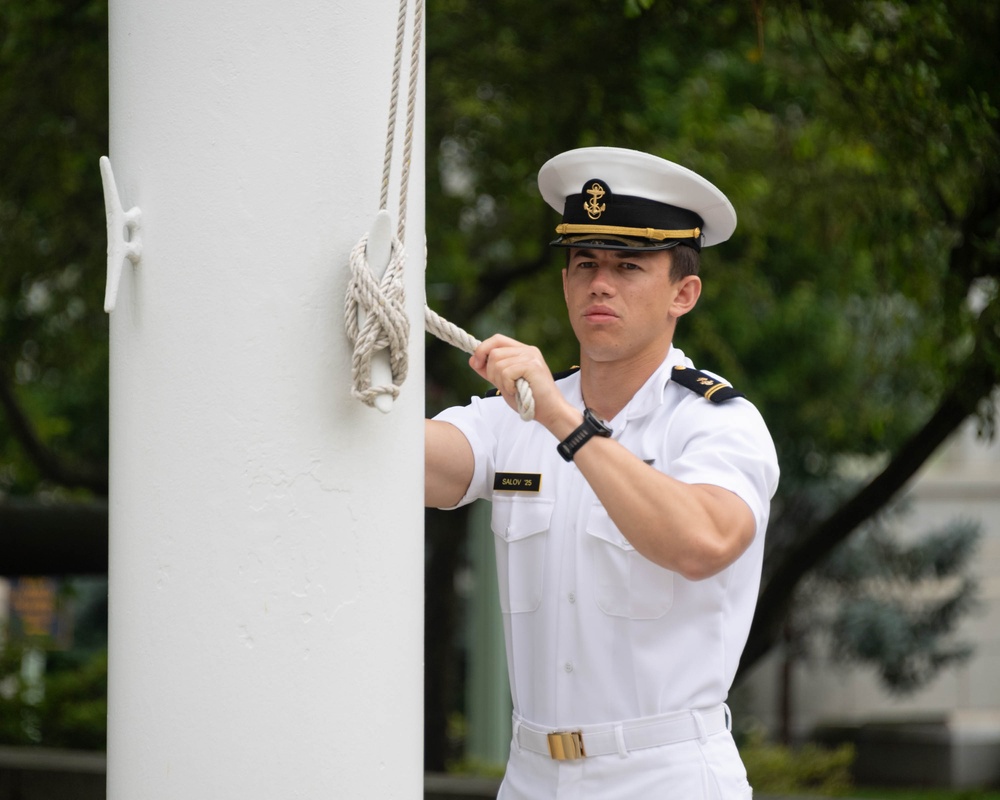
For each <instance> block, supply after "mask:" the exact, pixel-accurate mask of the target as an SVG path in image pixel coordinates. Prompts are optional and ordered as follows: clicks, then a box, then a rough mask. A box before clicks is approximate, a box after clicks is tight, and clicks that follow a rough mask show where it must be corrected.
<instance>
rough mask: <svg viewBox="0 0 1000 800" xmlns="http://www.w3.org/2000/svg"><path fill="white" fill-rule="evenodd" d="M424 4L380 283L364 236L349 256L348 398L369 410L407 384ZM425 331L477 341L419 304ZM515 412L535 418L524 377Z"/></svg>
mask: <svg viewBox="0 0 1000 800" xmlns="http://www.w3.org/2000/svg"><path fill="white" fill-rule="evenodd" d="M407 5H408V0H400V2H399V16H398V20H397V25H396V48H395V57H394V60H393V70H392V91H391V94H390V99H389V124H388V130H387V131H386V143H385V159H384V161H383V167H382V192H381V199H380V203H381V205H380V208H381V209H382V210H385V209H386V207H387V205H388V200H389V175H390V171H391V165H392V151H393V148H394V145H395V129H396V109H397V106H398V99H399V84H400V75H401V72H402V60H403V58H402V54H403V41H404V38H405V37H404V33H405V29H406V10H407ZM423 12H424V0H415V2H414V10H413V43H412V45H411V48H410V81H409V87H408V93H407V108H406V111H407V113H406V135H405V138H404V142H403V167H402V177H401V179H400V190H399V222H398V226H397V233H396V236H394V237H393V238H392V246H391V252H390V256H389V264H388V266H387V267H386V270H385V274H384V275H383V276H382V280H381V281H376V280H375V278H374V277H373V275H372V272H371V267H370V265H369V264H368V257H367V246H368V235H367V234H366V235H365V236H362V237H361V240H360V241H359V242H358V243H357V244H356V245H355V246H354V249H353V250H352V251H351V256H350V266H351V279H350V282H349V283H348V287H347V298H346V301H345V308H344V313H345V321H344V327H345V330H346V332H347V337H348V339H350V341H351V343H352V345H353V347H354V357H353V359H352V363H351V377H352V384H353V385H352V387H351V394H352V395H354V397H356V398H357V399H359V400H361V402H363V403H365V404H366V405H369V406H374V405H376V401H377V399H378V398H379V397H380V396H382V395H389V396H391V397H392V399H393V400H395V399H396V397H398V396H399V389H400V386H401V385H402V383H403V381H404V380H405V379H406V373H407V371H408V368H409V360H408V357H407V352H406V348H407V343H408V340H409V334H410V323H409V319H408V318H407V316H406V302H405V301H406V296H405V290H404V286H403V266H404V263H405V249H404V245H403V243H404V241H405V232H406V199H407V187H408V185H409V181H410V156H411V152H412V146H413V122H414V118H415V116H416V97H417V70H418V68H419V65H420V36H421V30H422V28H423ZM359 309H360V311H361V312H363V313H364V315H365V316H364V320H365V321H364V324H363V325H361V324H360V323H359V322H358V316H359ZM424 327H425V330H426V331H427V332H428V333H431V334H433V335H434V336H436V337H437V338H438V339H441V340H442V341H444V342H446V343H448V344H450V345H452V346H453V347H457V348H458V349H459V350H463V351H464V352H466V353H470V354H471V353H472V352H473V351H474V350H475V349H476V348H477V347H479V345H480V341H479V340H478V339H476V338H475V337H473V336H471V335H470V334H468V333H466V332H465V331H463V330H462V329H461V328H459V327H458V326H457V325H455V324H454V323H451V322H449V321H448V320H446V319H444V318H443V317H441V316H439V315H438V314H437V313H435V312H434V311H433V310H431V308H430V307H429V306H428V305H427V304H426V302H425V303H424ZM382 350H388V351H389V364H390V368H391V371H392V384H390V385H379V386H373V385H372V356H373V355H374V354H375V353H377V352H381V351H382ZM516 386H517V410H518V413H519V414H520V415H521V419H523V420H525V421H530V420H532V419H534V417H535V401H534V398H533V397H532V394H531V387H530V386H529V385H528V382H527V381H526V380H524V379H523V378H519V379H518V380H517V382H516Z"/></svg>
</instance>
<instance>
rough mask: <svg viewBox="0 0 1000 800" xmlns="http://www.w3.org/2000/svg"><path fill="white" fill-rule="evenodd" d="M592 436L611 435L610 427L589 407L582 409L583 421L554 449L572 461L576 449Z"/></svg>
mask: <svg viewBox="0 0 1000 800" xmlns="http://www.w3.org/2000/svg"><path fill="white" fill-rule="evenodd" d="M592 436H603V437H605V438H607V437H609V436H611V428H609V427H608V424H607V423H606V422H604V421H602V420H599V419H598V418H597V417H595V416H594V412H593V411H591V410H590V409H589V408H585V409H584V410H583V423H582V424H581V425H580V427H579V428H577V429H576V430H575V431H573V432H572V433H571V434H570V435H569V436H567V437H566V438H565V439H563V440H562V441H561V442H559V444H558V446H557V447H556V450H558V451H559V455H561V456H562V457H563V458H564V459H566V461H572V460H573V456H575V455H576V451H577V450H579V449H580V448H581V447H583V446H584V445H585V444H586V443H587V442H588V441H589V440H590V438H591V437H592Z"/></svg>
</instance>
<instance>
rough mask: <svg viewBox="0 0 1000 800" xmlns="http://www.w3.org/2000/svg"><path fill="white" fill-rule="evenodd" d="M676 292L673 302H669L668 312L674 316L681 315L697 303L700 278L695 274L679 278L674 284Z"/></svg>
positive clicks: (699, 293)
mask: <svg viewBox="0 0 1000 800" xmlns="http://www.w3.org/2000/svg"><path fill="white" fill-rule="evenodd" d="M674 287H675V289H676V291H677V294H676V295H674V302H673V303H671V304H670V314H671V316H674V317H683V316H684V315H685V314H687V313H688V311H690V310H691V309H692V308H694V307H695V306H696V305H697V304H698V298H699V297H701V278H699V277H698V276H697V275H688V276H686V277H684V278H681V279H680V280H679V281H677V283H676V284H674Z"/></svg>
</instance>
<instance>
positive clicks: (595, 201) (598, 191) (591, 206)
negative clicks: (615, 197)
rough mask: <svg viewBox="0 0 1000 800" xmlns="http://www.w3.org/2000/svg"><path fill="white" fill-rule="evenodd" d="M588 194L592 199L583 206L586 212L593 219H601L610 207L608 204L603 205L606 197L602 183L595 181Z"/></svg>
mask: <svg viewBox="0 0 1000 800" xmlns="http://www.w3.org/2000/svg"><path fill="white" fill-rule="evenodd" d="M587 194H589V195H590V199H589V200H588V201H587V202H586V203H584V204H583V209H584V211H586V212H587V216H588V217H590V218H591V219H600V217H601V214H603V213H604V212H605V211H606V210H607V207H608V204H607V203H602V202H601V198H602V197H604V194H605V192H604V187H603V186H601V184H600V183H598V182H597V181H594V182H593V184H591V187H590V188H589V189H587Z"/></svg>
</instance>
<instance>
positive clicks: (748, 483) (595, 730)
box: [426, 147, 778, 800]
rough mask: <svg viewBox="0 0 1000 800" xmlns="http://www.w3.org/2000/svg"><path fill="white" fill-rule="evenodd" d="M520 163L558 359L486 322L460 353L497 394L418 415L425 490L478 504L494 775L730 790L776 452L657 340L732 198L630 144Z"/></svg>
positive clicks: (557, 782) (516, 799)
mask: <svg viewBox="0 0 1000 800" xmlns="http://www.w3.org/2000/svg"><path fill="white" fill-rule="evenodd" d="M538 182H539V188H540V189H541V192H542V196H543V197H544V198H545V200H546V202H548V203H549V205H551V206H552V207H553V208H555V209H556V210H557V211H559V212H560V213H562V215H563V219H562V223H561V224H560V225H559V226H558V227H557V228H556V232H557V233H558V234H559V238H557V239H556V240H555V241H554V242H553V245H555V246H557V247H562V248H568V249H567V260H566V268H565V269H564V270H563V291H564V295H565V299H566V307H567V310H568V312H569V320H570V324H571V325H572V327H573V331H574V333H575V334H576V337H577V339H578V340H579V343H580V368H579V370H578V371H576V372H574V373H572V374H570V375H569V376H567V377H562V378H559V379H556V378H554V377H553V376H552V374H551V372H550V370H549V368H548V366H547V365H546V363H545V360H544V359H543V357H542V355H541V353H540V352H539V351H538V350H537V349H536V348H534V347H529V346H527V345H524V344H521V343H520V342H517V341H515V340H513V339H510V338H508V337H505V336H500V335H497V336H493V337H491V338H490V339H488V340H486V341H485V342H483V344H482V345H481V346H480V347H479V348H478V349H477V350H476V352H475V353H474V354H473V355H472V357H471V358H470V360H469V364H470V366H471V367H472V369H473V370H475V371H476V372H477V373H478V374H479V375H481V376H482V377H483V378H485V379H487V380H488V381H490V382H491V383H492V384H493V385H494V386H495V387H496V388H497V390H498V392H497V395H498V396H494V397H488V398H485V399H479V398H476V399H473V401H472V403H471V405H469V406H466V407H462V408H451V409H447V410H446V411H444V412H443V413H442V414H440V415H438V416H437V417H436V418H435V419H434V420H430V421H428V422H427V423H426V425H427V430H426V503H427V505H429V506H435V507H440V508H450V507H455V506H459V505H463V504H465V503H469V502H471V501H472V500H474V499H476V498H485V499H488V500H491V501H492V504H493V519H492V527H493V532H494V534H495V541H496V552H497V570H498V576H499V583H500V603H501V608H502V611H503V622H504V633H505V636H506V643H507V660H508V667H509V673H510V684H511V694H512V698H513V704H514V730H513V740H512V743H511V754H510V760H509V762H508V765H507V772H506V775H505V777H504V782H503V785H502V787H501V790H500V795H499V796H500V798H502V800H522V799H524V800H535V799H536V798H537V799H538V800H541V798H546V800H548V799H550V798H558V799H559V800H570V799H572V800H625V799H627V798H642V800H650V799H651V798H668V799H669V800H700V799H701V798H712V799H713V800H730V799H731V798H749V797H750V796H751V789H750V787H749V785H748V784H747V779H746V771H745V770H744V768H743V765H742V763H741V761H740V758H739V754H738V753H737V751H736V748H735V745H734V744H733V739H732V736H731V734H730V732H729V731H730V729H731V720H730V716H729V710H728V708H727V707H726V706H725V705H724V703H725V700H726V697H727V694H728V691H729V687H730V684H731V683H732V680H733V677H734V675H735V673H736V668H737V665H738V664H739V659H740V653H741V652H742V649H743V646H744V644H745V642H746V637H747V633H748V631H749V628H750V622H751V619H752V616H753V609H754V604H755V602H756V597H757V590H758V586H759V582H760V570H761V560H762V554H763V545H764V531H765V528H766V526H767V519H768V510H769V504H770V499H771V497H772V496H773V494H774V491H775V488H776V486H777V481H778V466H777V459H776V456H775V452H774V445H773V443H772V441H771V437H770V435H769V434H768V432H767V428H766V427H765V425H764V422H763V420H762V419H761V417H760V414H759V413H758V412H757V410H756V409H755V408H754V406H753V405H751V404H750V403H749V402H748V401H747V400H746V399H744V398H743V395H742V394H740V393H739V392H738V391H736V390H735V389H734V388H733V387H731V386H729V384H727V383H726V382H725V381H724V380H722V379H721V378H719V377H718V376H717V375H713V374H710V373H706V372H701V371H699V370H696V369H695V368H694V365H693V364H692V363H691V361H690V360H689V359H687V358H686V357H685V356H684V354H683V353H682V352H681V351H680V350H678V349H677V348H675V347H674V346H673V344H672V341H673V336H674V329H675V327H676V325H677V320H678V319H679V318H680V317H682V316H683V315H684V314H686V313H688V312H689V311H691V310H692V309H693V308H694V306H695V304H696V303H697V301H698V297H699V295H700V293H701V279H700V278H699V277H698V274H697V272H698V261H699V257H700V249H701V247H703V246H709V245H713V244H718V243H719V242H722V241H725V240H726V239H728V238H729V237H730V235H731V234H732V232H733V230H734V229H735V227H736V214H735V212H734V210H733V208H732V205H731V204H730V203H729V201H728V200H727V199H726V197H725V196H724V195H723V194H722V193H721V192H720V191H719V190H718V189H717V188H716V187H715V186H713V185H712V184H711V183H709V182H708V181H706V180H705V179H704V178H702V177H700V176H699V175H697V174H695V173H693V172H691V171H690V170H687V169H685V168H684V167H681V166H679V165H677V164H674V163H672V162H669V161H665V160H663V159H660V158H657V157H655V156H651V155H648V154H645V153H639V152H636V151H632V150H622V149H618V148H606V147H598V148H584V149H580V150H572V151H569V152H567V153H563V154H562V155H559V156H556V157H555V158H553V159H551V160H550V161H548V162H547V163H546V164H545V165H544V166H543V167H542V169H541V171H540V172H539V177H538ZM518 379H524V380H526V381H527V382H528V384H529V385H530V387H531V390H532V394H533V396H534V403H535V414H534V420H533V421H531V422H524V421H523V420H522V419H521V418H520V417H519V415H518V413H517V412H516V411H515V408H516V404H517V400H516V398H517V390H516V388H515V383H516V381H517V380H518ZM604 420H606V422H605V421H604Z"/></svg>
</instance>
